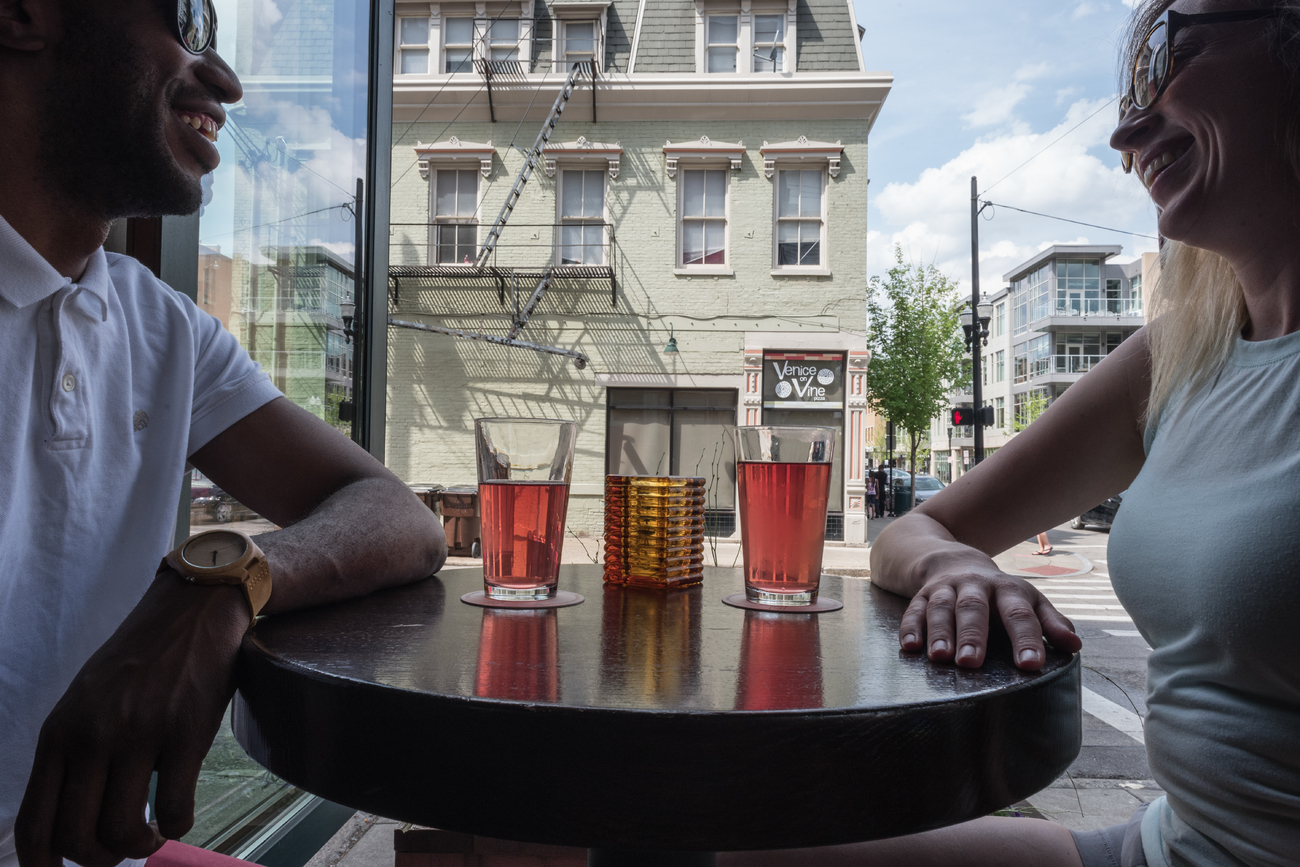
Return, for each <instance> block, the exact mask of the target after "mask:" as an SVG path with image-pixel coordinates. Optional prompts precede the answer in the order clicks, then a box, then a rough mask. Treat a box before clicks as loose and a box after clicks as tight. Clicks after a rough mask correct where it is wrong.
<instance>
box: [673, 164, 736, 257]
mask: <svg viewBox="0 0 1300 867" xmlns="http://www.w3.org/2000/svg"><path fill="white" fill-rule="evenodd" d="M700 171H703V172H711V171H720V172H722V173H723V177H724V178H725V182H724V186H723V192H722V196H723V208H722V210H723V216H722V217H721V219H722V221H723V227H722V254H723V259H724V261H723V264H721V265H716V264H714V265H705V264H701V265H687V264H685V262H684V256H685V255H686V243H685V242H686V232H685V222H686V220H687V219H688V218H687V217H686V173H687V172H700ZM676 180H677V221H676V222H677V252H676V254H675V258H674V259H673V273H674V274H677V275H680V276H686V277H691V276H706V275H714V276H717V275H722V276H730V275H734V274H735V273H736V271H735V268H734V267H733V265H732V261H731V197H732V195H731V161H730V160H725V159H719V160H702V161H700V162H698V163H696V162H694V161H692V163H691V166H690V168H687V167H685V166H681V167H679V168H678V169H677V179H676ZM706 183H707V177H706ZM689 219H692V220H699V221H701V222H706V221H709V220H717V219H719V218H718V217H692V218H689Z"/></svg>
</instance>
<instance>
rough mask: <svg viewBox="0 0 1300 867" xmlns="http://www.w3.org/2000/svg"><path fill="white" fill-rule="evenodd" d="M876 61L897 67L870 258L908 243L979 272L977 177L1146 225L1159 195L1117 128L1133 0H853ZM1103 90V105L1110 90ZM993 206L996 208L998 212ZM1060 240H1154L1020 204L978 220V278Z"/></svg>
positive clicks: (1049, 205)
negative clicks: (1141, 175) (1113, 137)
mask: <svg viewBox="0 0 1300 867" xmlns="http://www.w3.org/2000/svg"><path fill="white" fill-rule="evenodd" d="M855 8H856V11H857V16H858V23H859V24H861V25H862V26H863V27H864V28H866V31H867V32H866V36H865V37H864V38H863V41H862V50H863V56H864V58H865V60H866V65H867V68H868V69H869V70H887V71H889V72H892V73H893V74H894V79H895V80H894V89H893V92H892V93H891V94H890V96H889V98H888V100H887V101H886V103H885V106H884V109H883V111H882V112H881V115H880V118H879V119H878V120H877V122H876V125H875V127H874V129H873V130H872V132H871V140H870V156H869V173H870V176H871V188H870V193H869V201H870V234H869V238H868V248H869V253H868V273H870V274H878V273H883V272H884V271H885V270H887V269H888V267H889V266H890V265H891V264H892V259H893V253H892V249H893V245H894V244H895V243H901V244H902V245H903V254H904V257H905V258H906V259H908V260H910V261H913V262H917V263H924V264H930V263H934V264H936V265H937V266H938V267H939V268H940V269H941V270H942V271H944V272H945V273H946V274H948V276H950V277H952V278H953V279H955V280H958V281H959V282H960V283H961V284H962V285H963V286H965V287H967V288H969V279H970V177H971V175H977V176H978V177H979V179H980V187H981V189H988V188H989V187H990V185H992V184H994V183H995V182H997V181H998V180H999V179H1000V178H1002V177H1003V176H1004V175H1007V174H1008V173H1009V172H1011V171H1012V170H1013V169H1014V168H1015V167H1016V166H1017V165H1019V164H1020V163H1022V162H1024V161H1025V160H1027V159H1029V157H1031V156H1032V155H1033V154H1034V153H1036V152H1037V151H1039V150H1041V149H1042V148H1044V147H1045V146H1046V145H1048V144H1049V143H1050V142H1051V141H1052V140H1053V139H1055V138H1057V137H1058V136H1060V135H1062V134H1063V133H1065V132H1066V131H1067V130H1069V129H1070V128H1071V127H1074V126H1075V125H1076V124H1079V123H1080V121H1083V120H1084V118H1086V117H1088V116H1089V115H1091V114H1093V113H1094V112H1098V110H1099V109H1100V111H1099V112H1098V113H1097V114H1096V115H1095V116H1094V117H1093V118H1092V119H1091V120H1088V121H1086V122H1084V123H1083V124H1082V126H1079V128H1078V129H1076V130H1074V131H1073V132H1070V133H1069V134H1068V135H1066V136H1065V137H1064V138H1063V139H1062V140H1061V141H1060V142H1059V143H1057V144H1055V145H1053V146H1052V147H1050V148H1048V149H1047V150H1046V151H1044V152H1043V153H1042V155H1041V156H1038V157H1036V158H1034V159H1033V161H1032V162H1030V163H1029V164H1028V165H1027V166H1025V167H1024V168H1022V169H1019V170H1018V171H1015V172H1014V173H1013V174H1011V175H1010V177H1007V178H1006V180H1003V181H1001V182H1000V183H997V185H996V187H993V188H992V189H990V190H989V193H988V198H989V199H991V200H992V201H994V202H1002V203H1005V204H1007V205H1012V206H1015V207H1020V208H1025V209H1027V210H1031V211H1039V212H1041V213H1046V214H1056V215H1059V216H1063V217H1069V218H1071V219H1076V220H1081V221H1083V222H1087V223H1096V224H1100V225H1103V226H1111V227H1114V228H1117V229H1125V230H1128V231H1132V232H1140V233H1143V234H1148V235H1154V234H1155V209H1154V208H1153V207H1152V206H1151V204H1150V202H1149V201H1148V200H1147V197H1146V194H1145V192H1144V191H1143V189H1142V187H1141V184H1139V183H1138V181H1137V180H1136V178H1135V176H1129V175H1124V174H1123V173H1122V171H1121V170H1120V169H1119V162H1118V160H1117V159H1116V154H1115V152H1114V151H1112V150H1111V149H1110V148H1109V147H1108V146H1107V144H1106V140H1107V139H1108V138H1109V136H1110V132H1111V130H1112V129H1113V128H1114V124H1115V116H1116V112H1117V109H1116V107H1115V104H1114V103H1111V104H1110V105H1105V103H1107V102H1108V101H1110V100H1111V99H1112V98H1113V97H1114V96H1115V93H1116V91H1117V89H1118V87H1117V83H1116V72H1115V70H1116V55H1117V51H1118V43H1119V40H1120V39H1121V38H1122V37H1123V33H1124V28H1125V25H1126V23H1127V21H1128V16H1129V15H1130V14H1131V11H1132V10H1131V8H1130V2H1129V0H927V2H918V0H855ZM1103 105H1105V107H1104V108H1103V107H1102V106H1103ZM985 216H988V214H987V213H986V214H985ZM1053 243H1093V244H1121V245H1123V247H1124V253H1123V255H1122V256H1120V257H1119V258H1117V259H1116V260H1115V261H1129V260H1131V259H1133V258H1135V257H1136V256H1137V254H1139V253H1141V252H1144V251H1148V250H1154V249H1155V241H1153V240H1149V239H1146V238H1137V237H1133V236H1130V235H1124V234H1119V233H1116V232H1108V231H1102V230H1098V229H1091V228H1085V227H1083V226H1074V225H1071V224H1068V223H1060V222H1055V221H1051V220H1043V219H1041V218H1038V217H1030V216H1026V215H1022V214H1017V213H1015V212H1012V211H1007V210H996V211H995V212H994V215H993V218H992V220H988V221H982V222H981V223H980V251H981V254H980V261H981V265H980V277H981V287H982V288H984V289H986V290H988V289H994V288H996V287H999V286H1001V285H1002V282H1001V279H1002V275H1003V273H1004V272H1006V271H1008V270H1010V269H1011V267H1013V266H1014V265H1016V264H1017V263H1019V262H1021V261H1023V260H1024V259H1027V258H1029V257H1030V256H1032V255H1034V253H1036V252H1037V251H1038V250H1041V249H1042V248H1044V247H1046V246H1048V245H1050V244H1053Z"/></svg>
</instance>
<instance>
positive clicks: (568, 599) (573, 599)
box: [460, 590, 587, 608]
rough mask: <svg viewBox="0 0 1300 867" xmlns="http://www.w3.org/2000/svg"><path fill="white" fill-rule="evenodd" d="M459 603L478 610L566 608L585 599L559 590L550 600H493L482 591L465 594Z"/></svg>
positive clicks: (579, 603)
mask: <svg viewBox="0 0 1300 867" xmlns="http://www.w3.org/2000/svg"><path fill="white" fill-rule="evenodd" d="M460 601H461V602H464V603H466V604H468V605H477V606H479V607H480V608H568V607H569V606H570V605H581V604H582V603H583V602H585V601H587V600H586V597H584V596H580V595H579V594H577V593H570V592H569V591H568V590H560V591H558V592H557V593H556V594H555V595H554V596H552V597H551V598H550V599H493V598H491V597H490V596H488V595H487V593H485V592H484V591H482V590H475V591H474V592H473V593H466V594H465V595H464V596H462V597H460Z"/></svg>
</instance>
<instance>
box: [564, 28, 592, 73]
mask: <svg viewBox="0 0 1300 867" xmlns="http://www.w3.org/2000/svg"><path fill="white" fill-rule="evenodd" d="M561 25H562V26H561V36H560V59H561V60H562V61H563V62H564V64H565V66H566V67H567V66H569V65H570V64H573V63H579V62H583V61H593V60H595V59H596V27H597V25H598V22H596V21H564V22H561Z"/></svg>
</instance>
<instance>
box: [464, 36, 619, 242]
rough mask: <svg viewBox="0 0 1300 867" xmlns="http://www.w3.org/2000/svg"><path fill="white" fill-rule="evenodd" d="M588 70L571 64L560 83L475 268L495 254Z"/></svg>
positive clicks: (590, 65) (586, 66)
mask: <svg viewBox="0 0 1300 867" xmlns="http://www.w3.org/2000/svg"><path fill="white" fill-rule="evenodd" d="M591 68H594V64H593V63H591V62H589V61H583V62H580V63H575V64H573V68H572V69H570V70H569V75H568V77H567V78H565V79H564V86H563V87H561V88H560V93H559V95H558V96H556V97H555V104H554V105H553V106H551V113H550V115H548V116H547V118H546V122H545V123H543V124H542V131H541V132H539V133H538V134H537V140H536V141H534V142H533V146H532V148H531V149H530V150H529V151H528V153H527V154H526V155H525V156H524V164H523V165H522V166H520V168H519V174H518V176H516V177H515V183H514V186H512V187H511V188H510V192H509V194H507V195H506V200H505V202H504V203H503V204H502V205H501V213H499V214H497V219H496V222H495V223H493V224H492V228H491V229H489V230H488V233H487V237H486V238H485V239H484V240H483V246H482V248H481V249H480V250H479V251H478V259H477V260H476V261H475V263H474V264H475V265H476V266H477V267H479V268H485V267H487V263H488V260H489V259H490V258H492V252H493V251H494V250H496V246H497V241H499V240H500V239H501V230H502V229H504V228H505V226H506V221H507V220H509V219H510V215H511V214H512V213H513V212H514V210H515V205H516V204H518V203H519V197H520V195H522V194H523V191H524V187H525V186H526V185H527V184H528V179H529V178H530V177H532V174H533V169H535V168H536V167H537V164H538V163H539V162H540V161H541V160H542V150H543V149H544V148H545V147H546V144H547V142H549V141H550V140H551V133H552V132H554V130H555V124H556V123H557V122H558V121H559V119H560V115H561V114H562V113H563V112H564V106H565V105H566V104H567V103H568V102H569V97H571V96H573V91H574V90H575V89H576V88H577V86H578V79H579V78H580V77H582V76H583V75H584V74H586V73H587V72H588V71H589V69H591ZM593 81H594V76H593Z"/></svg>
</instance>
